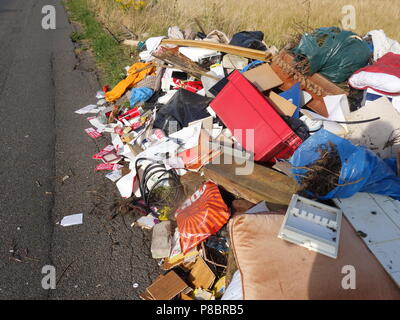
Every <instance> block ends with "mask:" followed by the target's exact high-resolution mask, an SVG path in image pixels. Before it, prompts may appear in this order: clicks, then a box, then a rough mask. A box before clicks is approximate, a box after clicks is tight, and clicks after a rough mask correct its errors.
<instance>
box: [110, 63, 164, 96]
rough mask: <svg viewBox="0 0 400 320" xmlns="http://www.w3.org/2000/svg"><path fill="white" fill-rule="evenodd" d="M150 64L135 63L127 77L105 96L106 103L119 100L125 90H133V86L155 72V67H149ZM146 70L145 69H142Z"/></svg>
mask: <svg viewBox="0 0 400 320" xmlns="http://www.w3.org/2000/svg"><path fill="white" fill-rule="evenodd" d="M149 65H150V63H143V62H137V63H134V64H133V65H132V66H131V67H130V68H129V70H128V76H127V77H126V78H125V79H124V80H121V81H120V82H119V83H118V84H117V85H116V86H115V87H114V88H113V89H112V90H111V91H108V92H107V93H106V94H105V98H106V101H108V102H113V101H115V100H118V99H119V98H121V96H122V95H123V94H124V93H125V91H126V90H127V89H130V88H133V87H134V86H135V84H137V83H139V82H140V81H142V80H143V79H144V78H145V77H146V76H147V75H152V74H154V73H155V71H156V67H154V66H153V67H149V68H146V67H148V66H149ZM144 68H146V69H144Z"/></svg>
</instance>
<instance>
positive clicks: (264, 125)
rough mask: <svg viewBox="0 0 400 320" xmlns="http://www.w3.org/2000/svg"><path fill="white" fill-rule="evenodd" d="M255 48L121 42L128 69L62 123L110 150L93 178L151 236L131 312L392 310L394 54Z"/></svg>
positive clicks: (397, 117)
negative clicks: (334, 306) (153, 272)
mask: <svg viewBox="0 0 400 320" xmlns="http://www.w3.org/2000/svg"><path fill="white" fill-rule="evenodd" d="M263 39H264V34H263V33H262V32H260V31H243V32H239V33H237V34H235V35H234V36H233V37H232V38H231V39H230V38H228V36H227V35H226V34H224V33H223V32H221V31H218V30H214V31H212V32H211V33H209V34H208V35H207V34H204V33H202V32H193V31H192V30H184V31H182V30H180V29H179V28H178V27H171V28H169V30H168V37H164V36H161V37H153V38H149V39H147V40H146V41H142V42H139V41H132V40H128V41H127V42H128V43H130V44H132V43H133V44H134V45H135V46H136V49H135V50H137V51H138V55H139V57H140V61H137V62H135V63H133V64H132V65H131V66H128V67H126V78H125V79H123V80H122V81H120V82H119V83H118V84H117V85H116V86H115V87H114V88H109V87H108V86H105V87H103V90H102V91H99V92H97V95H96V98H97V99H98V101H97V103H96V104H93V105H88V106H86V107H84V108H82V109H80V110H77V111H76V113H79V114H91V116H90V117H89V118H87V120H88V121H89V123H90V124H91V127H90V128H88V129H86V130H85V131H86V133H87V134H88V135H89V136H90V137H91V138H93V139H97V138H99V137H101V136H104V135H109V137H110V142H109V145H104V149H102V150H99V153H97V154H95V155H93V159H95V160H97V161H98V164H97V166H96V170H97V171H101V172H104V171H106V173H105V177H106V178H108V179H110V180H111V181H113V182H114V183H115V184H116V187H117V188H118V190H119V192H120V194H121V197H122V198H124V199H125V200H124V201H125V203H126V205H127V206H128V207H129V208H130V210H131V212H132V214H133V215H135V219H136V222H135V224H134V226H135V227H136V226H137V227H142V228H146V229H151V230H152V231H151V232H152V243H151V254H152V256H153V258H154V259H157V260H158V262H159V265H160V267H161V269H162V270H163V271H162V274H161V275H160V276H159V277H158V278H157V279H156V280H155V281H154V283H153V284H152V285H150V286H149V287H148V288H146V289H145V290H144V291H143V293H142V294H141V298H142V299H149V300H171V299H181V300H193V299H195V300H214V299H224V300H229V299H281V298H282V299H303V298H305V299H307V298H322V299H324V298H327V299H336V298H354V299H357V298H370V297H372V298H393V297H396V298H399V295H400V291H399V289H398V286H399V283H400V251H399V249H398V248H400V246H399V245H400V240H399V239H400V205H399V202H398V200H400V177H399V171H400V167H399V163H400V160H399V151H400V44H399V43H398V42H397V41H395V40H392V39H390V38H388V37H387V36H386V35H385V33H384V32H383V31H382V30H374V31H371V32H369V33H368V34H366V35H365V36H364V37H362V36H359V35H357V34H355V33H353V32H351V31H345V30H341V29H338V28H335V27H332V28H320V29H316V30H313V31H311V32H309V33H304V34H302V35H299V37H297V38H294V39H293V41H290V42H289V43H288V44H287V45H286V46H285V47H284V48H283V49H281V50H278V49H277V48H275V47H270V46H268V45H267V44H266V43H265V42H264V40H263ZM129 41H130V42H129ZM339 243H340V246H339ZM293 244H296V245H293ZM305 248H307V249H309V250H306V249H305ZM346 265H350V266H354V267H355V269H356V271H357V286H355V289H354V290H343V288H342V286H341V283H342V278H343V277H344V274H343V273H342V272H343V270H342V267H343V266H346ZM349 286H351V281H350V284H349ZM370 288H374V290H369V289H370ZM377 295H378V296H377Z"/></svg>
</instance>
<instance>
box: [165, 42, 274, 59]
mask: <svg viewBox="0 0 400 320" xmlns="http://www.w3.org/2000/svg"><path fill="white" fill-rule="evenodd" d="M161 43H162V44H173V45H177V46H180V47H195V48H203V49H210V50H215V51H220V52H224V53H231V54H235V55H237V56H241V57H245V58H250V59H256V60H262V61H269V60H271V54H270V53H267V52H265V51H261V50H254V49H248V48H243V47H239V46H232V45H230V44H221V43H215V42H209V41H203V40H175V39H164V40H162V41H161Z"/></svg>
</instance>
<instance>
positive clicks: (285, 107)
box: [269, 91, 297, 117]
mask: <svg viewBox="0 0 400 320" xmlns="http://www.w3.org/2000/svg"><path fill="white" fill-rule="evenodd" d="M269 99H270V100H271V101H272V106H273V107H274V108H275V109H276V111H278V113H279V114H280V115H285V116H289V117H291V116H293V114H294V113H295V111H296V109H297V108H296V106H295V105H294V104H293V103H291V102H290V101H289V100H286V99H285V98H283V97H281V96H280V95H279V94H276V93H275V92H273V91H271V92H270V93H269Z"/></svg>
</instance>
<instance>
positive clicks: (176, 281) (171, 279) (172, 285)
mask: <svg viewBox="0 0 400 320" xmlns="http://www.w3.org/2000/svg"><path fill="white" fill-rule="evenodd" d="M187 287H188V285H187V284H186V283H185V282H184V281H183V280H182V279H181V278H180V277H179V276H178V275H177V274H176V273H175V271H170V272H168V273H167V274H166V275H165V276H163V277H162V278H161V279H158V280H156V281H155V282H154V283H153V284H152V285H150V286H149V287H148V288H147V289H146V291H147V292H148V293H149V295H150V296H151V297H152V298H153V299H154V300H171V299H173V298H174V297H176V296H177V295H178V294H180V293H181V292H182V291H184V290H185V289H186V288H187Z"/></svg>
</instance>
